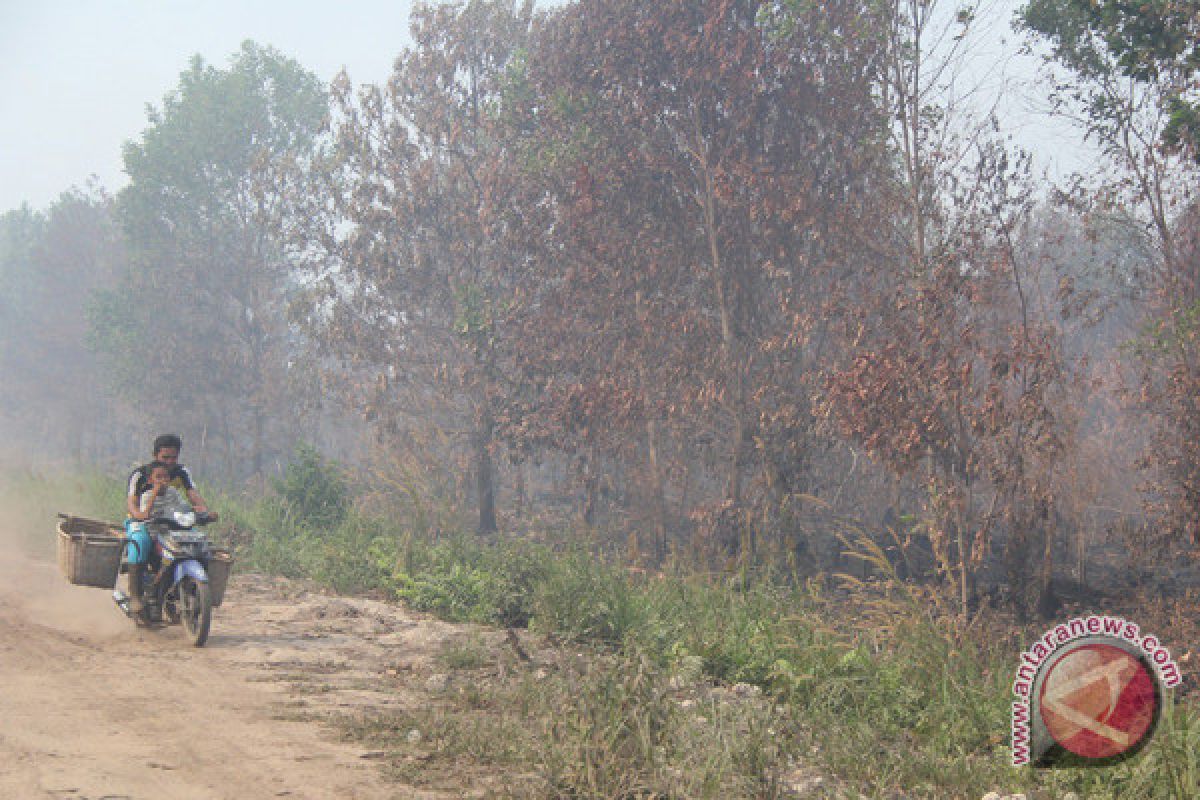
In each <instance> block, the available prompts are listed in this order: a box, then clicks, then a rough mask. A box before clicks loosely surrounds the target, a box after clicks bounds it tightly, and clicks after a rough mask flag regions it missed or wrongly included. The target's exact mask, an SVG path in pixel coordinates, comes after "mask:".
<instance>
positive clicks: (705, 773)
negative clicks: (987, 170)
mask: <svg viewBox="0 0 1200 800" xmlns="http://www.w3.org/2000/svg"><path fill="white" fill-rule="evenodd" d="M301 476H303V480H300V478H301ZM120 484H121V481H120V479H119V476H117V477H113V476H106V475H101V474H98V473H93V474H83V475H79V474H76V475H74V476H73V477H72V478H71V479H70V480H67V481H65V482H63V481H52V480H49V479H47V478H45V477H43V476H41V475H38V474H34V473H23V474H17V475H11V474H10V475H9V476H8V477H7V479H6V480H5V482H4V485H3V490H2V492H3V493H2V496H0V497H2V499H3V506H4V508H5V509H6V511H7V513H8V514H9V519H10V520H12V521H14V522H15V521H17V520H22V522H20V523H19V525H18V527H19V529H20V530H21V531H23V536H24V538H25V545H26V546H27V548H28V549H29V550H30V551H31V552H34V553H36V554H39V555H49V554H50V552H51V549H50V544H49V542H50V541H51V539H52V537H51V536H49V535H48V533H49V532H50V531H52V529H53V523H52V519H53V513H54V511H56V510H70V511H71V512H73V513H80V514H85V513H86V514H94V515H96V516H100V517H103V518H114V519H115V518H116V517H117V516H118V515H119V512H120V499H121V498H120ZM352 485H353V484H352V482H351V481H349V480H348V479H347V478H346V477H345V475H344V473H343V472H342V471H341V469H340V468H339V467H338V466H337V465H336V464H333V463H331V462H328V461H326V460H324V459H322V457H321V456H320V455H319V454H318V453H317V452H316V451H315V450H306V451H301V452H300V453H299V454H298V458H297V462H296V464H295V465H294V466H293V467H291V468H289V470H288V471H287V472H286V473H285V475H284V476H283V478H282V479H280V480H277V481H276V482H275V483H274V485H273V486H271V487H269V488H267V489H266V490H265V491H262V492H258V493H255V494H254V496H253V497H251V496H248V495H247V496H241V497H239V496H235V495H232V494H226V495H221V496H219V501H218V502H219V507H220V508H221V510H222V512H223V522H222V524H221V525H220V526H219V530H218V531H217V532H216V535H217V536H218V538H221V539H223V540H224V541H225V542H226V543H228V544H230V545H232V546H233V547H234V548H235V550H236V553H237V557H238V565H237V568H236V572H237V573H241V574H243V575H248V574H253V573H270V574H279V575H284V576H289V577H293V578H304V579H308V580H311V581H315V582H317V583H319V584H321V585H324V586H326V587H328V588H329V589H331V590H333V591H336V592H339V593H346V594H370V595H374V596H377V597H384V598H387V599H391V600H394V601H401V602H403V603H405V604H406V605H408V606H409V607H410V608H413V609H415V610H418V611H424V612H429V613H431V614H435V615H437V616H438V617H440V618H443V619H446V620H449V621H455V622H472V623H484V624H488V625H495V626H500V627H506V628H510V629H515V631H517V632H519V634H518V635H519V637H520V638H519V639H514V641H515V642H517V644H516V647H517V648H519V649H521V648H523V649H522V650H521V655H522V659H521V660H520V661H519V662H515V663H516V664H517V667H516V668H514V669H501V670H499V671H497V670H496V668H495V667H496V665H495V664H494V663H493V662H492V659H490V658H489V657H488V656H487V655H486V654H485V653H484V652H483V651H482V649H481V648H472V647H471V646H470V643H467V644H462V645H459V646H457V647H455V648H453V649H451V650H447V652H446V653H445V654H444V665H445V667H446V669H447V670H449V671H450V672H451V673H453V674H456V675H457V674H461V675H465V676H467V677H468V679H467V680H466V681H460V682H458V685H459V688H458V690H457V691H454V692H443V695H442V697H441V699H440V701H439V702H437V703H433V704H431V705H429V706H428V707H426V708H423V709H422V710H421V711H420V712H414V713H408V714H400V715H395V714H391V715H385V714H380V715H370V714H367V715H361V714H360V715H356V716H352V717H347V718H345V719H344V720H342V721H341V727H342V729H343V730H344V731H345V732H346V734H347V735H349V736H352V737H354V738H356V739H358V740H360V741H362V742H363V743H364V744H366V745H368V746H371V747H377V748H379V749H380V750H381V751H382V752H385V753H387V754H388V758H389V762H388V763H389V764H390V765H391V766H390V769H392V770H394V771H396V772H397V774H403V775H404V777H405V779H406V780H409V781H411V780H412V779H413V778H414V776H417V777H420V776H424V778H423V779H425V780H428V781H430V782H431V783H432V784H436V783H437V782H438V780H439V778H438V776H439V775H440V776H442V777H443V779H445V780H450V776H451V775H453V774H460V773H461V772H462V771H463V770H467V771H468V774H469V773H470V772H472V771H477V772H479V773H480V774H484V773H491V774H495V772H496V771H497V770H500V771H502V773H503V774H504V775H505V776H506V778H505V781H506V783H505V784H504V785H505V786H507V787H508V788H507V789H506V790H505V791H507V792H509V793H511V795H512V796H520V797H528V796H544V797H596V798H627V797H713V798H717V797H720V798H727V797H787V796H795V795H797V794H803V793H804V792H807V793H809V794H810V795H812V796H866V797H898V796H903V797H929V798H940V797H965V798H969V797H981V796H982V795H983V794H984V793H986V792H987V791H991V790H998V791H1001V792H1002V793H1015V792H1018V791H1025V792H1028V791H1033V790H1036V791H1041V792H1042V794H1040V795H1035V796H1039V797H1061V796H1064V795H1065V793H1066V792H1068V791H1074V792H1075V793H1076V796H1078V797H1087V798H1130V797H1145V798H1185V797H1194V796H1197V795H1198V793H1200V755H1198V754H1200V713H1198V711H1200V709H1198V708H1197V706H1196V703H1195V699H1194V696H1189V695H1188V694H1187V693H1186V690H1185V691H1180V690H1176V692H1175V694H1173V695H1171V696H1170V698H1169V699H1170V702H1169V704H1168V706H1167V710H1166V713H1165V714H1164V717H1163V719H1162V721H1161V723H1160V727H1159V730H1158V732H1157V734H1156V736H1155V739H1154V741H1153V742H1152V744H1151V745H1150V746H1149V747H1148V748H1147V749H1146V751H1145V752H1144V753H1143V754H1142V755H1140V756H1139V757H1137V758H1134V759H1132V760H1130V761H1127V762H1125V763H1123V764H1120V765H1118V766H1115V767H1111V768H1108V769H1100V770H1063V771H1052V772H1035V771H1031V770H1025V769H1014V768H1012V767H1011V766H1009V759H1010V753H1009V749H1008V732H1009V718H1008V713H1009V703H1010V697H1011V696H1010V685H1011V681H1012V676H1013V673H1014V669H1015V665H1016V658H1017V655H1018V653H1019V652H1020V651H1021V650H1022V649H1023V648H1024V647H1025V646H1026V645H1027V643H1028V641H1030V640H1031V639H1032V638H1033V637H1034V636H1037V635H1039V634H1040V633H1041V630H1040V629H1039V628H1038V627H1037V626H1036V625H1033V626H1029V625H1026V626H1021V625H1019V624H1017V623H1016V622H1015V621H1014V620H1013V619H1012V618H1011V616H1008V615H1005V614H1003V613H1000V612H997V611H993V610H988V609H983V610H980V611H978V612H976V613H975V614H974V615H973V616H972V617H970V618H969V619H965V620H964V618H963V617H961V616H960V615H958V614H956V613H954V612H953V608H954V603H953V598H952V597H951V598H945V597H942V590H941V589H940V588H938V587H935V586H921V585H917V584H912V583H905V582H902V581H898V580H896V576H895V575H894V573H893V572H892V571H891V569H890V566H889V564H888V562H887V560H886V559H885V558H884V557H883V554H882V553H881V552H880V551H879V550H877V549H876V548H874V547H873V545H872V544H871V543H870V541H869V540H867V539H866V538H859V539H857V540H855V539H853V538H847V540H846V543H845V545H846V547H847V548H848V550H850V551H851V552H853V553H854V554H855V556H856V557H857V558H858V559H859V560H861V561H863V562H864V563H866V564H867V565H868V566H869V567H870V569H869V570H866V571H865V574H868V575H869V577H868V578H867V579H865V580H864V579H848V578H846V577H845V576H842V578H840V579H839V578H838V577H837V576H824V577H820V578H809V579H802V578H800V577H799V576H796V575H788V574H785V573H779V572H774V573H772V572H770V571H766V570H742V571H735V572H729V573H716V574H714V573H711V572H703V571H699V570H696V569H693V568H689V567H684V566H668V567H666V568H664V569H662V570H655V571H647V570H644V569H641V568H639V567H637V566H635V565H632V564H630V563H628V559H626V558H624V556H623V554H622V553H621V552H619V550H618V549H617V548H614V547H612V546H609V545H606V543H605V540H604V538H603V537H601V536H599V535H598V534H597V533H596V532H595V531H592V532H591V533H590V535H585V533H584V532H582V531H565V530H564V531H559V532H554V531H550V532H542V533H541V534H540V535H535V534H534V533H529V534H526V535H521V536H517V535H504V536H494V537H490V538H480V537H477V536H475V535H468V534H466V533H462V532H448V531H454V526H455V525H456V524H458V523H461V522H462V521H461V520H460V519H459V518H458V512H457V511H456V510H455V509H453V508H451V507H444V508H439V509H428V508H427V509H425V511H426V514H425V515H424V517H423V520H424V522H423V523H422V524H421V525H415V526H414V525H413V524H412V519H413V518H412V517H410V516H406V515H405V514H404V510H403V509H401V508H397V509H393V513H390V514H383V513H379V510H378V509H376V510H374V511H372V512H369V513H368V512H366V511H364V510H362V509H361V508H360V507H359V505H357V504H356V503H355V502H354V501H355V499H356V498H355V497H354V495H353V493H352V490H351V486H352ZM335 510H336V513H335ZM460 530H461V529H460ZM1185 600H1187V601H1190V602H1192V603H1194V598H1185V599H1184V600H1180V601H1163V600H1158V601H1145V602H1139V601H1138V600H1136V599H1135V598H1129V599H1127V600H1126V603H1127V607H1121V608H1115V607H1112V606H1106V607H1104V608H1102V609H1101V608H1098V609H1096V610H1098V611H1104V612H1107V613H1118V612H1119V613H1125V614H1128V615H1130V616H1131V617H1136V618H1137V619H1138V620H1139V621H1140V622H1141V623H1142V625H1143V628H1144V629H1147V630H1154V631H1155V632H1157V633H1159V634H1160V635H1161V636H1162V638H1163V640H1164V641H1166V642H1169V643H1171V644H1172V645H1174V647H1175V648H1176V649H1177V652H1175V655H1176V657H1177V658H1178V657H1179V656H1181V655H1183V651H1182V648H1185V647H1186V646H1188V643H1189V642H1194V641H1196V638H1195V637H1196V633H1197V628H1196V625H1195V622H1194V620H1192V621H1189V620H1188V619H1187V617H1186V616H1185V614H1184V613H1183V607H1184V606H1185ZM1078 610H1083V611H1086V610H1088V609H1078ZM525 650H528V651H531V652H534V656H533V657H530V656H529V655H528V654H527V653H526V652H524V651H525ZM1184 666H1185V669H1186V665H1184ZM1185 686H1190V684H1186V685H1185ZM414 730H417V731H422V732H423V733H422V737H421V739H420V741H414V740H413V738H412V731H414ZM417 753H419V754H420V755H419V757H417V755H415V754H417Z"/></svg>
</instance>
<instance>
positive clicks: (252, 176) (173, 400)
mask: <svg viewBox="0 0 1200 800" xmlns="http://www.w3.org/2000/svg"><path fill="white" fill-rule="evenodd" d="M148 113H149V123H150V124H149V127H147V128H146V129H145V131H144V132H143V134H142V136H141V137H140V139H139V140H138V141H134V142H129V143H127V144H126V147H125V152H124V158H125V171H126V172H127V173H128V175H129V178H130V184H129V186H128V187H126V188H125V189H124V190H123V191H122V192H121V193H120V195H119V198H118V200H119V207H120V212H121V220H122V223H123V227H124V231H125V235H126V238H127V240H128V243H129V247H130V265H129V268H128V270H127V271H126V272H125V274H124V275H122V276H121V279H120V280H119V281H118V282H117V285H116V286H115V287H113V288H112V289H110V290H109V291H106V292H102V293H100V294H99V296H98V297H97V299H96V302H95V303H94V306H93V314H92V324H93V330H94V338H95V341H96V343H97V346H98V348H99V349H100V351H101V352H102V353H104V354H105V355H106V356H107V357H108V359H109V363H110V365H111V366H112V374H113V375H114V376H115V378H116V380H117V383H118V386H119V387H121V388H123V389H124V390H125V391H126V392H128V393H130V394H132V395H133V396H134V397H136V398H137V402H138V403H139V405H141V406H144V407H145V408H146V410H147V412H148V413H149V414H150V415H151V417H152V418H153V419H155V420H156V421H158V422H159V423H160V424H166V423H168V422H169V423H170V424H172V425H173V426H177V425H178V424H179V420H181V419H185V420H187V421H188V423H187V427H188V428H189V429H191V430H193V431H197V432H201V431H203V432H207V433H209V434H211V436H212V438H213V439H219V440H221V441H223V442H224V451H225V467H226V470H227V471H228V473H229V474H231V475H238V474H245V473H246V472H247V471H253V472H259V471H261V468H262V466H263V463H264V459H265V458H266V457H267V455H268V448H269V447H273V448H274V450H273V451H272V452H275V453H282V454H286V453H287V452H288V450H289V449H290V442H289V441H287V439H289V438H290V437H289V435H288V434H287V431H288V428H289V426H290V425H291V424H293V422H294V419H295V413H294V412H295V411H296V410H298V407H299V406H298V403H297V396H298V393H299V392H298V390H299V387H298V386H297V385H296V382H295V380H294V378H295V374H296V370H295V369H293V367H292V364H291V360H292V358H293V356H294V355H295V354H294V352H293V349H294V348H293V337H292V333H291V331H290V329H289V327H288V326H287V324H286V305H287V302H288V294H289V291H290V290H291V288H292V287H293V286H294V283H293V278H292V267H291V264H290V263H289V262H288V260H287V259H286V258H285V254H284V249H283V247H282V244H281V238H280V230H281V229H282V228H283V227H285V225H286V219H285V216H286V214H287V213H288V211H289V208H290V204H291V203H292V202H293V198H294V195H295V194H297V193H301V192H303V191H304V189H303V181H304V175H305V173H304V167H305V162H306V159H307V158H308V156H309V154H310V153H311V150H312V148H313V146H314V141H315V137H316V134H317V131H318V129H319V126H320V124H321V121H322V119H323V118H324V116H325V114H326V100H325V93H324V90H323V89H322V87H321V85H320V83H319V82H318V80H317V79H316V77H315V76H313V75H312V74H311V73H309V72H307V71H306V70H304V69H303V68H302V67H300V65H299V64H297V63H296V62H295V61H293V60H291V59H289V58H286V57H285V56H283V55H282V54H280V53H278V52H277V51H275V50H273V49H271V48H269V47H261V46H259V45H256V44H254V43H253V42H246V43H244V44H243V45H242V48H241V50H240V51H239V52H238V53H237V54H236V55H235V56H234V58H233V59H232V60H231V62H230V66H229V67H228V68H227V69H218V68H216V67H212V66H210V65H207V64H205V63H204V62H203V60H201V59H200V57H199V56H197V57H195V58H193V60H192V63H191V65H190V66H189V68H188V69H187V70H186V71H184V72H183V73H182V74H181V75H180V80H179V86H178V88H177V89H175V90H174V91H173V92H171V93H170V94H168V95H167V96H166V97H165V98H164V99H163V103H162V105H161V107H159V108H150V109H149V111H148ZM151 398H153V402H151ZM159 414H162V415H163V416H162V418H159V417H158V416H156V415H159ZM203 438H208V437H207V436H204V437H203ZM280 439H283V441H279V440H280ZM268 442H273V443H274V444H272V445H269V444H268ZM200 455H202V454H200ZM246 465H248V466H249V468H250V469H249V470H247V469H246Z"/></svg>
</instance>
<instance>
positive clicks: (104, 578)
mask: <svg viewBox="0 0 1200 800" xmlns="http://www.w3.org/2000/svg"><path fill="white" fill-rule="evenodd" d="M60 516H62V519H61V520H60V521H59V523H58V568H59V570H60V571H61V572H62V574H63V577H65V578H66V579H67V580H69V581H70V582H71V583H73V584H75V585H76V586H96V587H99V588H103V589H111V588H112V587H113V584H115V583H116V581H117V569H118V568H119V567H120V564H121V547H122V545H123V543H124V540H123V538H122V533H121V529H120V528H119V527H118V526H116V525H113V524H112V523H110V522H100V521H99V520H94V519H85V518H84V517H70V516H65V515H60Z"/></svg>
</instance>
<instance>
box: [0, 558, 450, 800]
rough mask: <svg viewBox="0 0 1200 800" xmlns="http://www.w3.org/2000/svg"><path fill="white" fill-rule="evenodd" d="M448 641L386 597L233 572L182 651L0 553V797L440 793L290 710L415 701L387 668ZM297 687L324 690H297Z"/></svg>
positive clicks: (60, 799)
mask: <svg viewBox="0 0 1200 800" xmlns="http://www.w3.org/2000/svg"><path fill="white" fill-rule="evenodd" d="M455 635H457V631H456V630H455V628H454V626H448V625H444V624H442V623H439V622H436V621H433V620H425V619H415V618H413V617H410V616H408V615H406V614H405V613H404V612H403V611H402V610H400V609H397V608H394V607H391V606H387V605H384V604H380V603H372V601H369V600H343V599H339V598H333V597H326V596H323V595H319V594H311V593H301V592H298V591H296V590H294V589H289V588H288V587H287V586H286V585H284V584H282V583H279V582H273V581H270V580H266V579H254V578H252V577H248V576H239V575H238V574H237V572H236V570H235V574H234V580H233V581H232V582H231V585H230V589H229V592H228V594H227V595H226V598H225V603H224V605H223V606H222V607H221V608H219V609H217V610H215V611H214V617H213V632H212V635H211V637H210V639H209V642H208V644H207V645H206V646H205V647H204V648H200V649H197V648H193V647H191V646H189V645H188V644H187V643H186V642H185V640H184V637H183V634H182V632H181V630H180V629H179V628H178V627H172V628H167V629H165V630H161V631H153V632H151V631H141V630H137V629H135V628H134V627H133V626H132V624H130V623H129V622H128V621H127V620H126V619H125V618H124V617H122V616H121V615H120V614H119V613H118V612H117V610H116V608H115V607H114V606H113V604H112V601H111V599H109V597H108V596H107V592H105V591H104V590H101V589H88V588H80V587H73V586H70V585H69V584H68V583H67V582H66V581H65V580H64V579H63V578H62V577H61V576H60V575H59V574H58V571H57V569H56V567H55V566H54V565H52V564H48V563H41V562H36V561H28V560H25V559H23V558H21V557H18V556H15V555H13V554H12V552H11V551H10V552H9V553H7V554H5V555H3V556H0V798H5V799H6V800H25V799H26V798H30V799H34V798H55V800H65V799H66V798H71V799H72V800H100V798H108V800H118V798H120V799H122V800H124V799H125V798H128V799H129V800H143V798H144V799H145V800H151V798H153V799H154V800H160V799H161V798H170V799H171V800H191V799H192V798H206V799H207V798H247V799H249V800H255V799H256V798H271V797H288V798H372V799H373V798H394V797H397V798H398V797H403V798H412V797H445V796H451V795H447V794H427V793H426V792H422V791H417V790H414V789H413V788H412V787H404V786H398V785H396V784H393V783H388V782H386V781H385V780H384V779H383V777H382V776H381V774H380V772H379V769H378V765H377V763H376V762H375V761H374V760H373V759H372V757H371V756H372V754H370V753H365V752H364V751H363V750H362V749H361V747H356V746H355V745H353V744H351V743H346V742H344V741H341V740H340V739H339V737H338V736H337V735H336V733H335V732H334V731H333V730H332V729H330V728H329V727H328V726H326V725H323V724H322V723H321V722H319V721H312V720H311V719H303V718H302V715H300V714H297V713H296V710H297V707H300V708H301V710H303V711H306V712H308V713H309V714H310V715H311V714H312V713H313V712H314V711H316V712H318V714H317V715H318V716H319V714H320V713H322V712H329V711H333V712H339V711H347V710H349V711H353V709H354V708H355V707H356V706H362V707H371V708H379V707H381V706H384V705H389V704H395V705H406V704H411V703H416V702H420V697H419V695H417V694H412V693H408V692H407V690H406V687H405V685H404V684H403V683H401V682H399V681H398V680H397V679H396V678H394V677H389V676H396V675H414V674H420V672H421V671H422V668H423V667H422V664H428V663H429V659H430V656H431V654H432V653H434V652H436V650H437V648H438V646H439V644H440V643H441V642H442V641H444V640H445V639H446V638H448V637H453V636H455ZM297 680H301V681H303V680H323V681H327V683H326V684H325V685H324V686H323V688H325V689H326V690H327V691H323V692H320V693H310V694H309V695H308V696H307V697H305V698H298V697H297V695H296V693H294V692H293V691H291V689H292V688H294V686H295V685H296V684H295V681H297ZM389 682H390V683H389ZM314 703H315V704H317V705H316V706H314V705H313V704H314ZM322 704H323V705H324V708H321V707H320V706H321V705H322ZM289 710H290V711H291V713H289ZM455 795H456V796H462V795H460V794H458V793H455Z"/></svg>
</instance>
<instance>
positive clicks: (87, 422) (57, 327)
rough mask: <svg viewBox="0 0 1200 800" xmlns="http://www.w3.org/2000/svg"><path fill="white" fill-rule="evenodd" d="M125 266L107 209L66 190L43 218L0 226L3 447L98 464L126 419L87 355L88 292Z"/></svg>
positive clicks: (26, 216)
mask: <svg viewBox="0 0 1200 800" xmlns="http://www.w3.org/2000/svg"><path fill="white" fill-rule="evenodd" d="M123 258H124V253H123V248H122V242H121V237H120V232H119V230H118V226H117V222H116V220H115V218H114V208H113V203H112V199H111V198H110V197H109V196H108V195H106V194H105V193H104V192H103V191H102V190H100V189H97V188H95V187H88V188H87V189H71V190H69V191H66V192H63V193H62V194H61V195H60V196H59V198H58V199H57V200H56V201H55V202H54V203H53V204H51V205H50V207H49V208H47V209H45V210H44V211H36V212H35V211H32V210H31V209H29V208H22V209H19V210H17V211H12V212H9V213H7V214H4V215H3V216H0V297H2V298H3V299H0V342H3V348H2V349H0V373H3V375H4V393H3V395H4V396H3V401H2V402H0V415H2V416H3V417H5V418H6V422H7V423H8V424H7V425H6V431H7V432H6V436H5V438H6V440H7V441H9V442H14V443H20V444H23V445H24V446H26V447H28V448H30V449H31V450H34V451H41V452H47V453H50V452H53V453H56V454H59V455H72V456H74V457H76V458H83V457H88V458H91V459H97V458H100V457H104V456H108V455H109V453H110V452H111V450H112V449H113V446H114V443H116V442H121V441H122V438H123V437H122V434H123V433H124V431H125V428H124V427H123V426H124V424H125V423H127V422H128V419H127V418H126V417H125V416H124V415H123V414H122V413H121V410H120V409H119V408H117V407H116V406H115V405H114V403H113V402H112V398H111V397H110V395H109V393H108V392H107V391H106V386H105V381H104V376H103V373H102V371H101V370H100V369H99V368H98V365H96V364H95V363H94V358H93V357H92V355H91V353H89V352H88V350H87V347H86V341H85V340H86V333H87V317H86V313H85V311H86V307H87V303H88V301H89V298H90V294H91V292H93V291H95V290H96V289H97V288H100V287H105V286H108V285H110V284H111V283H112V281H113V280H114V276H115V275H116V274H117V272H118V270H119V266H120V264H121V263H122V260H123Z"/></svg>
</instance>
